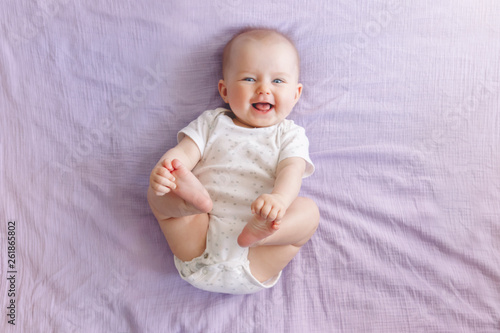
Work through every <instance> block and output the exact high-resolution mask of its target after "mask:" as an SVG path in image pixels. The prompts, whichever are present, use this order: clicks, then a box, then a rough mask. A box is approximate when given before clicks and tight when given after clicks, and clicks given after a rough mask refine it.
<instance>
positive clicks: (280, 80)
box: [273, 79, 284, 83]
mask: <svg viewBox="0 0 500 333" xmlns="http://www.w3.org/2000/svg"><path fill="white" fill-rule="evenodd" d="M283 82H284V81H283V80H282V79H274V80H273V83H283Z"/></svg>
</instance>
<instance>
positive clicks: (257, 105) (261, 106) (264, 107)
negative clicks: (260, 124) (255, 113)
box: [252, 103, 273, 111]
mask: <svg viewBox="0 0 500 333" xmlns="http://www.w3.org/2000/svg"><path fill="white" fill-rule="evenodd" d="M252 106H253V107H254V108H256V109H257V110H259V111H269V110H271V109H272V107H273V105H272V104H270V103H254V104H252Z"/></svg>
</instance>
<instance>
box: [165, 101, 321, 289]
mask: <svg viewBox="0 0 500 333" xmlns="http://www.w3.org/2000/svg"><path fill="white" fill-rule="evenodd" d="M231 114H232V113H231V112H230V111H229V110H227V109H223V108H218V109H216V110H209V111H205V112H204V113H203V114H201V115H200V116H199V117H198V118H197V119H196V120H194V121H192V122H191V123H190V124H189V125H188V126H187V127H185V128H184V129H182V130H181V131H179V133H178V136H177V139H178V141H179V142H180V141H181V140H182V138H184V136H186V135H187V136H189V137H190V138H191V139H192V140H193V141H194V142H195V143H196V144H197V146H198V148H199V149H200V152H201V155H202V158H201V160H200V162H199V163H198V164H197V165H196V166H195V168H194V169H193V171H192V172H193V174H194V175H195V176H196V177H197V178H198V179H199V180H200V182H201V183H202V184H203V185H204V186H205V188H206V189H207V191H208V193H209V194H210V197H211V199H212V201H213V209H212V211H211V212H210V222H209V229H208V234H207V248H206V250H205V252H204V253H203V254H202V255H201V256H200V257H197V258H195V259H193V260H191V261H189V262H183V261H181V260H180V259H178V258H177V257H175V258H174V259H175V264H176V267H177V269H178V270H179V273H180V275H181V276H182V278H183V279H184V280H186V281H188V282H189V283H191V284H192V285H194V286H195V287H197V288H200V289H203V290H208V291H213V292H221V293H229V294H248V293H253V292H257V291H259V290H261V289H263V288H269V287H272V286H273V285H274V284H275V283H276V282H277V281H278V279H279V275H278V276H276V277H275V278H274V279H271V280H270V281H266V283H261V282H259V281H258V280H257V279H256V278H255V277H253V275H252V274H251V272H250V268H249V261H248V259H247V257H248V248H242V247H240V246H239V245H238V243H237V238H238V235H239V234H240V233H241V231H242V230H243V227H244V226H245V225H246V223H247V221H249V220H250V218H251V217H252V213H251V209H250V206H251V204H252V202H253V201H254V200H255V199H256V198H257V197H258V196H259V195H261V194H264V193H271V191H272V189H273V186H274V181H275V178H276V176H275V175H276V168H277V166H278V163H279V162H280V161H282V160H284V159H286V158H288V157H301V158H303V159H304V160H305V161H306V165H307V166H306V171H305V174H304V177H307V176H309V175H311V174H312V173H313V172H314V165H313V164H312V162H311V160H310V158H309V141H308V140H307V137H306V135H305V130H304V129H303V128H302V127H300V126H298V125H295V124H294V122H293V121H292V120H287V119H285V120H283V121H282V122H280V123H279V124H276V125H274V126H270V127H263V128H245V127H240V126H237V125H235V124H234V123H233V120H232V118H231V117H230V115H231Z"/></svg>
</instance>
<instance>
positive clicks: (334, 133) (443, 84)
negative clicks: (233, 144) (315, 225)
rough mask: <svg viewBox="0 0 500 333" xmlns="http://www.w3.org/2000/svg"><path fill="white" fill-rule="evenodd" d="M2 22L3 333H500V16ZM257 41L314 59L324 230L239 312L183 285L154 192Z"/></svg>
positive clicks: (165, 7)
mask: <svg viewBox="0 0 500 333" xmlns="http://www.w3.org/2000/svg"><path fill="white" fill-rule="evenodd" d="M1 8H2V9H1V10H0V23H1V24H0V126H1V130H0V140H1V150H0V163H1V167H0V170H1V176H0V191H1V204H0V210H1V211H0V216H1V221H0V222H1V223H0V235H1V238H0V239H1V249H0V272H1V273H0V274H1V276H2V278H1V283H0V284H1V289H0V300H1V302H0V305H1V307H0V308H1V310H0V313H1V316H0V331H2V332H259V333H260V332H398V333H404V332H426V333H428V332H453V333H457V332H499V331H500V154H499V152H500V113H499V111H500V94H499V91H500V21H499V20H498V17H499V14H500V2H499V1H495V0H484V1H472V0H461V1H457V2H451V1H442V0H438V1H418V2H416V1H411V2H403V1H396V0H393V1H375V2H371V1H308V2H306V1H298V0H297V1H285V0H281V1H261V0H258V1H241V0H239V1H229V0H226V1H202V0H196V1H195V0H189V1H157V0H152V1H149V2H148V3H147V4H146V5H144V4H143V3H140V2H137V1H130V0H114V1H96V0H88V1H81V2H80V1H68V0H51V1H28V0H22V1H9V2H6V1H2V5H1ZM248 26H266V27H273V28H277V29H280V30H282V31H283V32H285V33H287V34H289V35H290V36H291V37H292V38H293V39H294V40H295V41H296V44H297V47H298V49H299V52H300V54H301V64H302V68H301V70H302V76H301V81H302V83H303V84H304V93H303V95H302V98H301V100H300V102H299V104H298V105H297V107H296V109H295V110H294V112H293V113H292V115H291V116H290V118H291V119H293V120H295V121H296V122H297V123H299V124H300V125H302V126H303V127H305V129H306V131H307V134H308V136H309V138H310V143H311V147H310V151H311V158H312V159H313V161H314V162H315V165H316V172H315V174H314V175H313V176H312V177H310V178H307V179H305V180H304V182H303V187H302V192H301V195H303V196H307V197H310V198H312V199H314V200H315V201H316V202H317V204H318V206H319V207H320V211H321V222H320V227H319V230H318V232H317V234H316V235H315V236H314V237H313V238H312V240H311V241H310V242H309V243H308V244H307V245H306V246H305V247H304V248H303V249H302V250H301V252H300V253H299V255H298V256H297V257H296V258H295V259H294V260H293V261H292V262H291V263H290V265H289V266H288V267H287V268H286V269H285V270H284V272H283V277H282V279H281V281H280V282H279V283H278V284H277V285H276V287H274V288H273V289H271V290H268V291H263V292H261V293H258V294H255V295H246V296H230V295H222V294H211V293H207V292H203V291H200V290H197V289H194V288H193V287H191V286H190V285H188V284H187V283H186V282H184V281H182V280H181V278H180V277H179V275H178V273H177V271H176V269H175V267H174V263H173V258H172V253H171V251H170V250H169V248H168V246H167V243H166V242H165V240H164V237H163V235H162V233H161V231H160V228H159V226H158V224H157V222H156V221H155V219H154V217H153V215H152V213H151V212H150V209H149V207H148V204H147V201H146V189H147V186H148V179H149V173H150V171H151V169H152V167H153V166H154V164H155V163H156V161H157V160H158V158H159V157H160V156H161V155H162V154H163V153H164V152H165V151H166V150H167V149H168V148H170V147H172V146H173V145H174V144H175V138H176V133H177V131H178V130H179V129H180V128H182V127H183V126H185V125H186V124H188V123H189V122H190V121H191V120H193V119H194V118H195V117H196V116H197V115H199V114H200V113H201V112H202V111H204V110H206V109H210V108H215V107H218V106H221V105H222V102H221V100H220V97H219V96H218V92H217V81H218V80H219V77H220V74H219V73H220V56H221V51H222V47H223V45H224V44H225V43H226V42H227V41H228V39H229V38H230V37H231V35H232V34H233V33H235V32H236V31H238V30H239V29H241V28H243V27H248ZM14 221H15V226H14V224H13V223H9V222H14ZM9 231H10V234H9ZM8 237H11V245H10V246H11V247H10V248H9V242H8V240H9V238H8ZM14 238H15V245H12V244H13V243H12V240H14ZM9 257H10V260H12V258H14V259H15V263H14V262H12V261H9ZM11 265H13V266H11ZM12 293H14V294H15V295H14V294H12ZM11 304H14V309H13V308H12V306H11ZM12 318H14V320H15V324H16V325H15V326H13V325H11V324H9V320H12Z"/></svg>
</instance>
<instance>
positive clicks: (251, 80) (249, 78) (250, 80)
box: [243, 77, 255, 82]
mask: <svg viewBox="0 0 500 333" xmlns="http://www.w3.org/2000/svg"><path fill="white" fill-rule="evenodd" d="M243 81H247V82H255V79H253V78H251V77H246V78H244V79H243Z"/></svg>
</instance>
